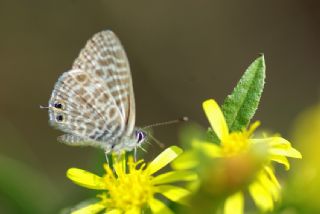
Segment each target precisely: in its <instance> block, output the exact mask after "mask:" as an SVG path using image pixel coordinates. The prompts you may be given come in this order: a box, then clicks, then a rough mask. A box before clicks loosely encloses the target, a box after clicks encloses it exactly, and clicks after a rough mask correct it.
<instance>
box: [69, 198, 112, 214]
mask: <svg viewBox="0 0 320 214" xmlns="http://www.w3.org/2000/svg"><path fill="white" fill-rule="evenodd" d="M105 208H106V207H105V206H104V204H103V203H102V202H101V201H100V202H98V203H95V204H90V205H88V206H85V207H83V208H80V209H78V210H76V211H73V212H71V214H88V213H90V214H95V213H99V212H100V211H101V210H103V209H105Z"/></svg>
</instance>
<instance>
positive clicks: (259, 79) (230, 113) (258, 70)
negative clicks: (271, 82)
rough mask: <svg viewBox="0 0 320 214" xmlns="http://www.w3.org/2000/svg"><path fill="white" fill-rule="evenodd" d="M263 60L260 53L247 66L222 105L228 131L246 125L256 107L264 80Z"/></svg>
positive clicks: (239, 128) (264, 67) (236, 129)
mask: <svg viewBox="0 0 320 214" xmlns="http://www.w3.org/2000/svg"><path fill="white" fill-rule="evenodd" d="M265 70H266V66H265V61H264V56H263V55H261V56H260V57H259V58H257V59H256V60H255V61H254V62H253V63H252V64H251V65H250V66H249V68H247V70H246V71H245V73H244V74H243V76H242V77H241V79H240V80H239V82H238V84H237V86H236V87H235V88H234V90H233V92H232V94H231V95H228V96H227V98H226V99H225V101H224V103H223V105H222V112H223V114H224V116H225V118H226V121H227V124H228V127H229V129H230V131H239V130H241V129H242V128H243V127H246V126H247V125H248V124H249V122H250V120H251V118H252V117H253V115H254V113H255V112H256V110H257V108H258V104H259V101H260V98H261V94H262V91H263V87H264V80H265Z"/></svg>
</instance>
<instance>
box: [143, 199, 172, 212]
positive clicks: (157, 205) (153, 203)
mask: <svg viewBox="0 0 320 214" xmlns="http://www.w3.org/2000/svg"><path fill="white" fill-rule="evenodd" d="M149 206H150V208H151V211H152V213H154V214H174V213H173V212H172V211H171V210H170V209H169V208H168V207H167V206H166V205H165V204H164V203H162V202H161V201H159V200H158V199H155V198H152V199H151V200H150V201H149Z"/></svg>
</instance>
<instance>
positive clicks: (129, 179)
mask: <svg viewBox="0 0 320 214" xmlns="http://www.w3.org/2000/svg"><path fill="white" fill-rule="evenodd" d="M140 163H142V162H137V163H133V161H131V163H130V159H129V163H128V167H129V170H128V172H124V171H123V170H119V169H118V170H115V171H116V173H114V172H112V170H111V169H110V168H109V169H106V170H107V174H106V175H105V176H104V178H105V182H106V185H107V189H108V190H109V191H108V193H107V195H108V197H107V198H105V202H106V203H107V204H108V206H109V207H114V208H118V209H121V210H124V211H129V210H136V209H141V208H142V207H144V206H145V205H146V204H147V203H148V201H149V200H150V199H151V198H152V197H153V194H154V188H153V185H152V183H151V180H152V178H153V177H152V176H151V175H149V174H148V173H147V172H146V171H145V170H144V169H143V168H144V166H145V165H144V164H142V165H141V166H140V167H139V168H137V165H139V164H140ZM107 168H108V167H107Z"/></svg>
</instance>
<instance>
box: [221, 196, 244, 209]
mask: <svg viewBox="0 0 320 214" xmlns="http://www.w3.org/2000/svg"><path fill="white" fill-rule="evenodd" d="M243 208H244V199H243V194H242V192H237V193H235V194H233V195H231V196H229V197H228V198H227V200H226V202H225V204H224V214H242V213H243Z"/></svg>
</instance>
